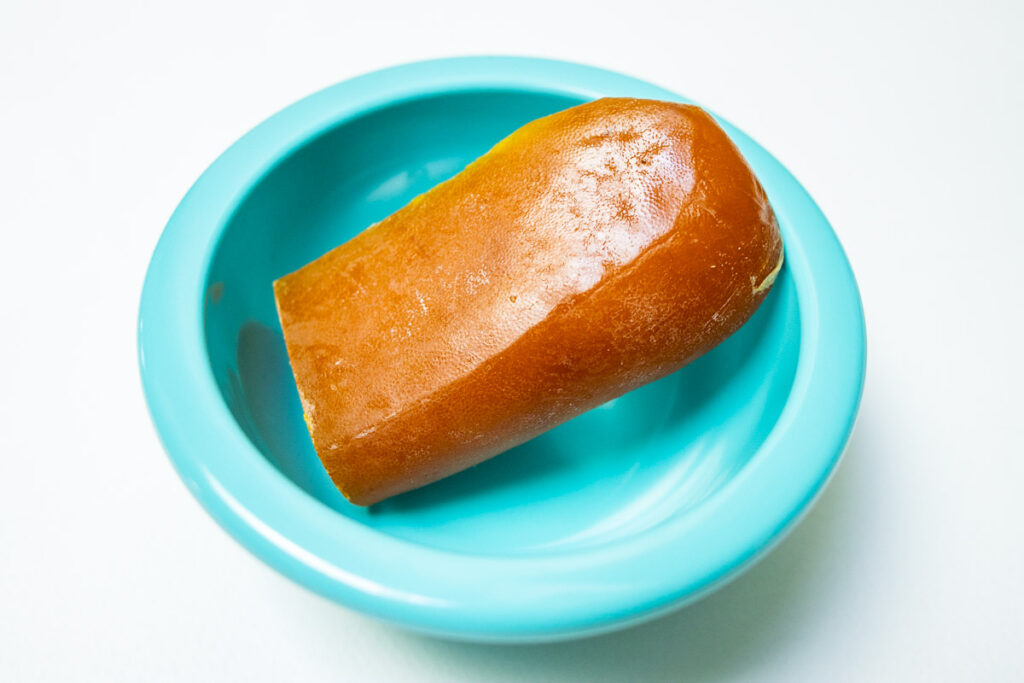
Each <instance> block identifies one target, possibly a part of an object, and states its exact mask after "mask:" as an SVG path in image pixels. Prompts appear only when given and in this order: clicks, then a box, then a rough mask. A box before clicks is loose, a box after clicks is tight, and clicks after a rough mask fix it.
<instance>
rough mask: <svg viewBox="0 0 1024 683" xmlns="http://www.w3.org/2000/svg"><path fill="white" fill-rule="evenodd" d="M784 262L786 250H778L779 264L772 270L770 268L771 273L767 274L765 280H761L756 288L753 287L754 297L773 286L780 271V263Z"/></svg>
mask: <svg viewBox="0 0 1024 683" xmlns="http://www.w3.org/2000/svg"><path fill="white" fill-rule="evenodd" d="M785 260H786V250H785V249H779V262H778V263H776V264H775V267H774V268H772V272H770V273H768V275H767V276H765V278H764V279H763V280H761V284H759V285H757V286H756V287H754V292H753V294H754V296H757V295H758V294H760V293H761V292H764V291H765V290H767V289H768V288H770V287H771V286H772V285H773V284H775V278H777V277H778V276H779V271H781V270H782V263H783V262H784V261H785Z"/></svg>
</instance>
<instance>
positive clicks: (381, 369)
mask: <svg viewBox="0 0 1024 683" xmlns="http://www.w3.org/2000/svg"><path fill="white" fill-rule="evenodd" d="M782 259H783V249H782V240H781V236H780V234H779V228H778V224H777V222H776V219H775V215H774V213H773V211H772V208H771V206H770V205H769V203H768V199H767V197H766V196H765V193H764V191H763V189H762V188H761V185H760V184H759V183H758V181H757V179H756V178H755V177H754V174H753V172H752V171H751V170H750V167H749V166H748V165H747V163H746V161H745V160H744V159H743V157H742V156H741V154H740V152H739V150H737V148H736V147H735V145H733V143H732V142H731V141H730V140H729V138H728V137H727V135H726V134H725V132H724V131H723V130H722V129H721V128H720V127H719V126H718V125H717V124H716V123H715V122H714V120H713V119H712V118H711V117H710V116H709V115H708V114H707V113H705V112H704V111H703V110H701V109H699V108H697V107H694V106H688V105H683V104H676V103H670V102H658V101H653V100H637V99H620V98H612V99H601V100H597V101H595V102H591V103H588V104H584V105H580V106H578V107H573V108H572V109H568V110H566V111H563V112H559V113H556V114H553V115H551V116H547V117H545V118H542V119H538V120H536V121H533V122H531V123H529V124H527V125H525V126H523V127H522V128H520V129H519V130H517V131H516V132H514V133H512V134H511V135H510V136H509V137H507V138H505V139H504V140H503V141H501V142H499V143H498V144H497V145H496V146H495V147H494V148H493V149H492V150H491V151H490V152H488V153H487V154H486V155H484V156H483V157H481V158H480V159H478V160H476V161H475V162H473V163H472V164H470V165H469V166H468V167H467V168H466V169H465V170H464V171H462V172H461V173H460V174H458V175H457V176H455V177H454V178H452V179H451V180H448V181H447V182H444V183H442V184H441V185H439V186H437V187H435V188H434V189H433V190H431V191H429V192H427V193H426V194H423V195H421V196H419V197H417V198H416V199H414V200H413V201H412V202H410V203H409V204H408V205H407V206H405V207H404V208H402V209H400V210H399V211H397V212H396V213H394V214H393V215H391V216H389V217H388V218H386V219H384V220H383V221H381V222H380V223H378V224H376V225H374V226H372V227H370V228H368V229H367V230H366V231H364V232H363V233H361V234H360V235H358V236H357V237H355V238H354V239H352V240H350V241H349V242H347V243H345V244H343V245H341V246H340V247H337V248H336V249H334V250H332V251H330V252H328V253H327V254H325V255H323V256H322V257H320V258H319V259H317V260H315V261H313V262H312V263H310V264H308V265H306V266H304V267H303V268H300V269H299V270H297V271H295V272H294V273H291V274H289V275H286V276H284V277H282V278H281V279H279V280H277V281H276V282H275V283H274V293H275V296H276V299H277V307H278V313H279V316H280V319H281V325H282V329H283V330H284V337H285V342H286V345H287V348H288V356H289V359H290V361H291V365H292V370H293V372H294V375H295V379H296V384H297V386H298V390H299V394H300V397H301V399H302V406H303V410H304V413H305V415H306V421H307V424H308V426H309V431H310V434H311V436H312V439H313V443H314V446H315V448H316V451H317V454H318V455H319V456H320V459H321V460H322V461H323V464H324V466H325V468H326V469H327V472H328V473H329V474H330V476H331V478H332V479H333V481H334V483H335V484H336V485H337V486H338V488H339V489H340V490H341V492H342V493H343V494H344V495H345V496H346V497H347V498H348V499H349V500H350V501H352V502H353V503H356V504H359V505H370V504H373V503H375V502H377V501H380V500H383V499H385V498H388V497H390V496H394V495H396V494H399V493H402V492H404V491H409V490H411V489H414V488H417V487H420V486H423V485H425V484H428V483H430V482H433V481H436V480H438V479H441V478H443V477H446V476H448V475H450V474H453V473H455V472H458V471H460V470H463V469H465V468H467V467H470V466H472V465H475V464H477V463H479V462H481V461H483V460H486V459H487V458H490V457H492V456H494V455H497V454H498V453H500V452H502V451H505V450H507V449H509V448H511V447H513V446H515V445H518V444H520V443H522V442H524V441H526V440H528V439H530V438H533V437H534V436H537V435H538V434H540V433H542V432H544V431H546V430H548V429H551V428H552V427H554V426H556V425H558V424H560V423H562V422H565V421H566V420H568V419H570V418H572V417H574V416H576V415H579V414H580V413H582V412H584V411H586V410H589V409H590V408H593V407H595V406H598V405H600V404H602V403H604V402H606V401H608V400H610V399H612V398H615V397H616V396H619V395H621V394H624V393H626V392H628V391H630V390H632V389H634V388H636V387H639V386H641V385H643V384H646V383H647V382H650V381H652V380H655V379H658V378H660V377H663V376H665V375H667V374H669V373H672V372H674V371H676V370H678V369H679V368H681V367H682V366H684V365H686V364H687V363H689V362H690V361H691V360H693V359H694V358H697V357H698V356H700V355H701V354H703V353H704V352H706V351H708V350H709V349H711V348H712V347H714V346H715V345H717V344H718V343H719V342H721V341H722V340H724V339H725V338H726V337H728V336H729V335H730V334H732V333H733V332H734V331H736V330H737V329H738V328H739V327H740V326H741V325H742V324H743V323H744V322H745V321H746V320H747V319H748V318H749V317H750V316H751V315H752V314H753V312H754V311H755V310H756V309H757V307H758V305H759V304H760V303H761V301H762V300H763V299H764V297H765V295H766V294H767V292H768V290H769V288H770V287H771V286H772V283H773V282H774V280H775V277H776V275H777V274H778V272H779V270H780V268H781V267H782Z"/></svg>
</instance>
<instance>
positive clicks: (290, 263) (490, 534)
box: [139, 58, 865, 642]
mask: <svg viewBox="0 0 1024 683" xmlns="http://www.w3.org/2000/svg"><path fill="white" fill-rule="evenodd" d="M606 95H616V96H630V97H646V98H656V99H664V100H679V101H686V100H685V99H684V98H682V97H680V96H678V95H676V94H674V93H671V92H668V91H666V90H663V89H661V88H659V87H657V86H654V85H651V84H648V83H645V82H643V81H639V80H636V79H634V78H630V77H627V76H623V75H620V74H616V73H611V72H608V71H603V70H600V69H595V68H591V67H586V66H581V65H577V64H568V63H563V62H553V61H547V60H539V59H520V58H465V59H449V60H439V61H428V62H421V63H416V64H409V65H405V66H400V67H397V68H392V69H387V70H384V71H378V72H376V73H371V74H369V75H366V76H361V77H359V78H355V79H352V80H350V81H346V82H344V83H340V84H338V85H335V86H333V87H330V88H327V89H326V90H323V91H321V92H318V93H316V94H314V95H311V96H309V97H307V98H305V99H303V100H302V101H300V102H298V103H296V104H294V105H292V106H290V107H288V108H287V109H285V110H284V111H282V112H280V113H279V114H276V115H275V116H272V117H271V118H270V119H268V120H267V121H265V122H264V123H262V124H260V125H259V126H257V127H256V128H255V129H254V130H252V131H251V132H249V133H248V134H247V135H245V137H243V138H242V139H241V140H239V141H238V142H237V143H235V144H234V145H233V146H232V147H231V148H230V149H228V150H227V151H226V152H225V153H224V154H223V155H221V157H220V158H219V159H217V160H216V161H215V162H214V163H213V165H212V166H210V168H209V169H207V170H206V172H205V173H203V175H202V176H201V177H200V178H199V180H198V181H197V182H196V184H195V185H194V186H193V187H192V189H191V190H190V191H189V192H188V194H187V195H186V196H185V198H184V199H183V200H182V202H181V204H180V206H178V208H177V210H176V211H175V213H174V215H173V216H172V218H171V220H170V222H169V223H168V225H167V228H166V229H165V231H164V233H163V236H162V237H161V239H160V242H159V244H158V245H157V248H156V251H155V253H154V254H153V259H152V262H151V263H150V266H149V271H148V274H147V276H146V282H145V286H144V290H143V294H142V304H141V312H140V315H139V363H140V366H141V371H142V379H143V384H144V387H145V394H146V398H147V400H148V402H149V408H150V411H151V414H152V416H153V420H154V422H155V424H156V428H157V430H158V432H159V434H160V437H161V439H162V441H163V444H164V447H165V448H166V450H167V452H168V454H169V455H170V457H171V460H172V461H173V462H174V465H175V467H176V468H177V470H178V472H179V474H180V475H181V477H182V479H183V480H184V481H185V483H186V485H187V486H188V488H189V490H191V491H192V493H193V494H194V495H195V496H196V498H198V499H199V501H200V502H201V503H202V505H203V506H204V507H205V508H206V509H207V511H208V512H209V513H210V514H211V515H212V516H213V517H214V519H216V520H217V522H218V523H220V524H221V526H223V527H224V528H225V529H226V530H227V531H228V532H230V533H231V535H233V536H234V537H235V538H236V539H238V541H239V542H241V543H242V545H244V546H245V547H246V548H248V549H249V550H250V551H252V552H253V554H255V555H256V556H257V557H259V558H260V559H262V560H263V561H264V562H266V563H267V564H269V565H271V566H272V567H274V568H275V569H277V570H278V571H280V572H281V573H282V574H284V575H286V576H288V577H290V578H291V579H293V580H295V581H296V582H298V583H300V584H302V585H304V586H306V587H308V588H310V589H311V590H313V591H316V592H317V593H320V594H322V595H324V596H327V597H328V598H330V599H332V600H335V601H337V602H338V603H341V604H342V605H345V606H347V607H350V608H353V609H356V610H359V611H361V612H364V613H366V614H369V615H373V616H375V617H378V618H380V619H384V620H386V621H389V622H392V623H395V624H399V625H401V626H404V627H407V628H410V629H414V630H417V631H420V632H425V633H430V634H434V635H438V636H443V637H451V638H459V639H466V640H479V641H492V642H496V641H501V642H525V641H544V640H555V639H564V638H572V637H577V636H582V635H587V634H593V633H598V632H604V631H609V630H613V629H616V628H621V627H623V626H626V625H629V624H632V623H636V622H638V621H642V620H645V619H649V618H651V617H653V616H655V615H658V614H661V613H664V612H666V611H668V610H671V609H673V608H676V607H679V606H681V605H683V604H685V603H686V602H688V601H690V600H693V599H694V598H696V597H697V596H699V595H701V594H703V593H705V592H707V591H708V590H710V589H712V588H714V587H715V586H718V585H720V584H721V583H722V582H723V581H725V580H727V579H728V578H730V577H733V576H735V575H736V574H737V572H739V571H740V570H741V569H743V568H744V567H746V566H749V565H750V564H751V563H752V562H753V561H754V560H756V559H757V558H758V557H759V556H760V555H762V554H763V553H764V552H765V551H766V550H767V549H768V548H770V547H771V546H772V545H773V544H774V543H775V542H777V541H778V540H779V539H780V538H781V537H782V535H783V534H784V533H785V532H786V531H787V530H788V529H789V528H791V527H792V526H793V524H794V523H795V522H796V521H797V520H798V519H799V518H800V516H801V514H802V513H804V512H805V511H806V510H807V508H808V506H809V505H810V504H811V502H812V501H813V500H814V498H815V496H816V495H817V494H818V493H819V492H820V491H821V489H822V487H823V486H824V484H825V482H826V481H827V479H828V478H829V475H830V473H831V472H832V471H833V469H834V468H835V465H836V463H837V461H838V460H839V457H840V455H841V453H842V451H843V448H844V446H845V444H846V441H847V439H848V437H849V435H850V431H851V429H852V426H853V421H854V417H855V415H856V412H857V405H858V402H859V399H860V394H861V387H862V383H863V377H864V364H865V337H864V322H863V315H862V311H861V304H860V298H859V295H858V292H857V286H856V283H855V281H854V278H853V274H852V272H851V270H850V266H849V264H848V262H847V260H846V257H845V256H844V254H843V250H842V248H841V247H840V245H839V242H838V241H837V240H836V237H835V235H834V234H833V232H832V230H831V229H830V227H829V224H828V222H827V221H826V220H825V218H824V216H822V214H821V212H820V211H819V210H818V208H817V207H816V206H815V204H814V202H813V201H812V200H811V198H810V197H809V196H808V195H807V193H806V192H805V191H804V190H803V188H801V186H800V185H799V184H798V183H797V181H796V180H795V179H794V178H793V177H792V176H791V175H790V174H789V173H788V172H787V171H786V169H785V168H783V167H782V165H781V164H779V162H778V161H776V160H775V159H774V158H773V157H772V156H771V155H769V154H768V153H767V152H766V151H765V150H764V149H762V148H761V147H760V146H759V145H758V144H757V143H755V142H754V141H752V140H751V139H750V138H748V137H747V136H746V135H744V134H743V133H741V132H740V131H738V130H736V129H735V128H733V127H732V126H730V125H729V124H727V123H725V122H722V125H723V126H725V128H726V130H727V131H728V133H729V134H730V136H732V138H733V140H734V141H735V142H736V144H737V145H738V146H739V147H740V149H741V150H742V151H743V154H744V155H745V156H746V158H747V159H748V160H749V162H750V164H751V165H752V166H753V168H754V170H755V171H756V173H757V175H758V177H759V178H760V179H761V181H762V183H763V184H764V186H765V189H766V191H767V193H768V196H769V197H770V198H771V201H772V204H773V205H774V207H775V211H776V213H777V214H778V218H779V222H780V224H781V227H782V232H783V235H784V239H785V244H786V266H785V268H784V270H783V272H782V274H781V276H780V278H779V279H778V281H777V282H776V285H775V287H774V289H773V290H772V292H771V294H770V295H769V297H768V298H767V299H766V301H765V302H764V304H763V305H762V306H761V308H760V310H759V311H758V312H757V314H756V315H755V316H754V317H753V318H752V319H751V320H750V321H749V322H748V323H747V324H746V325H745V326H744V327H743V328H742V329H741V330H740V331H739V332H738V333H737V334H735V335H734V336H732V337H731V338H730V339H729V340H727V341H726V342H725V343H723V344H722V345H721V346H719V347H718V348H716V349H715V350H714V351H712V352H711V353H709V354H707V355H706V356H704V357H703V358H701V359H700V360H698V361H697V362H695V363H693V364H691V365H690V366H689V367H687V368H685V369H683V370H681V371H680V372H677V373H676V374H674V375H671V376H669V377H666V378H665V379H662V380H660V381H658V382H655V383H653V384H650V385H648V386H645V387H643V388H641V389H638V390H636V391H634V392H632V393H630V394H627V395H625V396H623V397H621V398H619V399H616V400H614V401H612V402H610V403H608V404H606V405H604V406H601V407H600V408H597V409H595V410H592V411H590V412H588V413H586V414H584V415H582V416H580V417H578V418H576V419H575V420H572V421H571V422H568V423H566V424H564V425H562V426H561V427H558V428H557V429H554V430H552V431H550V432H548V433H546V434H544V435H542V436H540V437H538V438H536V439H534V440H533V441H530V442H528V443H526V444H524V445H522V446H519V447H518V448H515V449H512V450H511V451H508V452H507V453H504V454H502V455H500V456H498V457H497V458H494V459H493V460H491V461H489V462H486V463H484V464H482V465H479V466H477V467H475V468H473V469H471V470H469V471H467V472H464V473H462V474H459V475H457V476H454V477H451V478H449V479H447V480H445V481H442V482H439V483H436V484H433V485H431V486H428V487H426V488H423V489H421V490H419V491H414V492H412V493H407V494H405V495H402V496H399V497H397V498H394V499H392V500H388V501H385V502H383V503H380V504H378V505H375V506H373V507H372V508H369V509H365V508H359V507H355V506H353V505H350V504H349V503H348V502H346V501H345V499H344V498H343V497H342V496H341V495H340V494H339V493H338V491H337V490H336V489H335V488H334V486H333V485H332V484H331V482H330V480H329V479H328V478H327V475H326V474H325V472H324V470H323V468H322V467H321V466H320V463H319V461H318V460H317V457H316V454H315V453H314V451H313V448H312V446H311V444H310V440H309V436H308V434H307V432H306V429H305V426H304V424H303V420H302V411H301V409H300V405H299V400H298V396H297V393H296V390H295V385H294V383H293V381H292V376H291V373H290V371H289V367H288V359H287V356H286V354H285V348H284V343H283V341H282V337H281V330H280V328H279V326H278V321H277V317H276V315H275V309H274V299H273V294H272V290H271V282H272V281H273V280H274V279H275V278H278V277H280V276H281V275H284V274H285V273H288V272H290V271H292V270H294V269H296V268H298V267H299V266H301V265H303V264H305V263H307V262H308V261H310V260H312V259H314V258H315V257H317V256H319V255H321V254H322V253H324V252H325V251H327V250H328V249H330V248H332V247H334V246H336V245H338V244H340V243H342V242H344V241H345V240H347V239H349V238H351V237H352V236H353V235H355V234H357V233H358V232H359V231H360V230H362V229H363V228H365V227H366V226H368V225H370V224H371V223H373V222H374V221H377V220H380V219H381V218H383V217H385V216H387V215H388V214H390V213H392V212H394V211H395V210H396V209H398V208H400V207H401V206H403V205H404V204H405V203H407V202H408V201H409V200H410V199H412V198H413V197H414V196H416V195H417V194H419V193H421V192H424V191H425V190H428V189H429V188H430V187H431V186H433V185H434V184H436V183H438V182H440V181H443V180H445V179H446V178H448V177H450V176H452V175H454V174H455V173H458V172H459V170H460V169H462V168H463V166H465V165H466V164H467V163H468V162H470V161H472V160H473V159H475V158H476V157H478V156H480V155H482V154H483V153H485V152H486V151H487V150H488V149H489V148H490V147H491V146H492V145H493V144H494V143H495V142H496V141H497V140H499V139H500V138H502V137H504V136H505V135H507V134H508V133H510V132H511V131H513V130H514V129H516V128H518V127H519V126H521V125H523V124H524V123H526V122H527V121H530V120H532V119H535V118H537V117H540V116H544V115H546V114H550V113H552V112H555V111H558V110H560V109H564V108H566V107H571V106H573V105H576V104H579V103H581V102H585V101H588V100H591V99H594V98H597V97H601V96H606ZM211 571H213V569H211Z"/></svg>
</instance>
